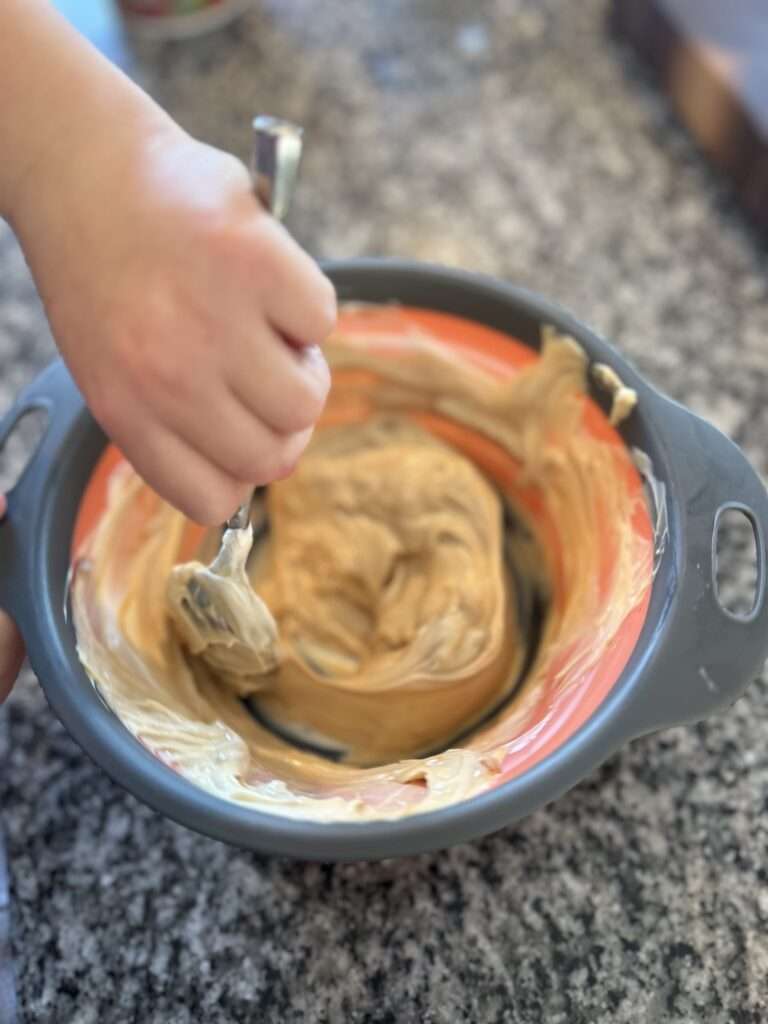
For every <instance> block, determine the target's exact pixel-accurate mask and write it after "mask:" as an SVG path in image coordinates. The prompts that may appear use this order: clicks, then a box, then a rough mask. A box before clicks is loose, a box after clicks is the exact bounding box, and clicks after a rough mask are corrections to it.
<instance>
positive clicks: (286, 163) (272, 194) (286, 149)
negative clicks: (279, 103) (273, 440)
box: [225, 114, 303, 530]
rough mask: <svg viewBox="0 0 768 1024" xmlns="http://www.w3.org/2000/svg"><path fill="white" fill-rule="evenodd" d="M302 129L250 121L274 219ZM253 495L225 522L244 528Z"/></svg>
mask: <svg viewBox="0 0 768 1024" xmlns="http://www.w3.org/2000/svg"><path fill="white" fill-rule="evenodd" d="M302 132H303V129H302V128H301V127H300V126H299V125H297V124H292V123H291V122H290V121H283V120H281V119H280V118H277V117H268V116H266V115H264V114H262V115H260V116H259V117H255V118H254V120H253V151H252V154H251V180H252V182H253V191H254V193H255V194H256V197H257V198H258V199H259V201H260V202H261V203H262V205H263V206H264V208H265V209H266V210H267V211H268V212H269V213H271V214H272V216H273V217H274V218H275V219H276V220H283V219H284V217H285V215H286V213H287V212H288V207H289V206H290V204H291V198H292V197H293V190H294V188H295V186H296V178H297V177H298V173H299V163H300V162H301V149H302ZM251 501H252V497H251V498H249V499H248V500H247V501H245V502H243V504H242V505H241V506H240V508H239V509H238V510H237V512H235V514H234V515H233V516H232V518H231V519H229V520H228V521H227V523H226V524H225V527H226V529H228V530H244V529H245V527H246V526H247V525H248V523H249V522H250V518H251Z"/></svg>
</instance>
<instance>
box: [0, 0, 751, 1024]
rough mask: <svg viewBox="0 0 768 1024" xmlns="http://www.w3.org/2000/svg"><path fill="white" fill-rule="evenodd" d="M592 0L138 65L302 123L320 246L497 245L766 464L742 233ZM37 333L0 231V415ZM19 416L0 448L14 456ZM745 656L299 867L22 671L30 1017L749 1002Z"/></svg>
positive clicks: (222, 106) (338, 10) (233, 116)
mask: <svg viewBox="0 0 768 1024" xmlns="http://www.w3.org/2000/svg"><path fill="white" fill-rule="evenodd" d="M605 7H606V4H605V2H604V0H580V2H579V3H570V2H567V0H536V2H534V0H530V2H525V0H487V2H486V3H485V4H483V5H476V4H469V3H460V2H454V0H451V2H446V0H421V2H420V3H419V4H413V3H408V2H406V0H390V2H389V3H386V4H385V3H380V4H347V3H344V2H343V0H326V2H325V3H323V4H317V3H316V2H314V0H291V2H290V3H286V2H285V0H262V2H260V3H258V4H257V10H256V11H255V12H254V13H253V14H252V15H249V16H248V17H247V18H246V20H244V21H243V22H242V23H241V24H240V25H238V26H235V27H233V28H231V29H230V30H227V31H225V32H223V33H222V34H220V35H218V36H216V37H211V38H209V39H207V40H200V41H198V42H196V43H194V44H189V45H184V46H181V45H179V46H167V47H164V48H161V49H149V48H146V49H142V51H141V54H140V59H139V63H138V65H137V73H138V74H139V76H140V77H141V79H142V80H143V81H144V83H145V84H146V85H147V87H148V88H149V89H150V90H151V91H152V92H153V93H154V94H155V95H156V96H157V97H158V98H159V99H160V101H161V102H162V103H164V104H165V105H166V106H167V107H168V109H169V110H170V111H171V112H172V113H173V114H174V115H175V116H176V117H178V119H179V120H180V121H181V122H182V124H184V125H185V126H186V127H187V128H189V129H190V130H191V131H193V132H194V133H196V134H197V135H199V136H201V137H203V138H205V139H206V140H208V141H210V142H212V143H215V144H218V145H220V146H224V147H228V148H231V149H233V150H235V151H238V152H239V153H241V154H242V155H245V154H246V152H247V148H248V143H249V139H248V121H249V118H250V116H251V115H252V113H253V112H254V111H255V110H256V109H264V110H267V111H271V112H275V113H278V114H282V115H284V116H287V117H292V118H295V119H297V120H299V121H301V122H302V123H304V124H305V125H306V126H307V128H308V131H307V153H306V163H305V165H304V170H303V180H302V187H301V188H300V190H299V195H298V198H297V201H296V205H295V207H294V210H293V216H292V220H293V225H294V229H295V231H296V233H297V234H298V235H299V237H300V238H301V240H302V241H303V242H304V244H306V245H307V246H308V247H309V249H310V250H311V251H312V252H314V253H316V254H317V255H318V256H354V255H361V254H385V255H392V256H410V257H415V258H419V259H428V260H437V261H442V262H446V263H450V264H456V265H460V266H465V267H469V268H476V269H479V270H482V271H487V272H490V273H492V274H497V275H499V276H501V277H503V278H507V279H510V280H513V281H516V282H519V283H522V284H525V285H528V286H530V287H532V288H535V289H537V290H539V291H541V292H544V293H546V294H548V295H550V296H552V297H555V298H557V299H558V300H560V301H561V302H562V303H563V304H564V305H566V306H568V307H570V308H571V309H572V310H573V311H574V312H575V313H576V314H577V315H579V316H580V317H581V318H583V319H584V320H586V321H588V322H589V323H591V324H593V325H594V326H596V327H597V328H598V329H599V330H600V331H601V332H603V333H604V334H605V335H607V336H608V337H610V338H612V339H613V340H614V341H615V343H616V344H617V345H618V346H619V348H621V349H622V350H623V351H624V352H625V353H626V354H628V355H629V356H630V357H631V358H632V359H633V360H634V361H635V362H636V363H637V365H638V366H639V368H640V369H641V370H642V371H643V372H644V373H645V374H647V375H648V377H649V378H650V379H651V380H652V381H654V382H656V383H657V384H660V385H661V386H662V387H663V388H664V389H666V390H667V391H668V392H670V393H671V394H672V395H674V396H675V397H676V398H678V399H681V400H683V401H685V402H686V403H688V404H689V405H691V406H692V407H693V408H695V409H697V410H699V411H701V412H703V413H705V414H706V415H707V416H709V417H710V418H711V419H712V420H714V421H715V422H716V423H717V424H719V425H720V426H721V427H722V428H723V429H724V430H726V431H727V432H728V433H729V434H731V435H732V436H733V437H734V438H736V440H738V441H739V442H740V443H741V444H742V445H743V446H744V447H745V449H746V451H747V452H748V454H749V455H750V457H751V458H752V459H753V460H754V463H755V464H756V465H757V466H758V467H759V468H760V470H761V471H763V472H766V470H768V453H767V452H766V447H765V444H766V438H768V403H766V402H765V401H764V399H765V396H766V394H768V292H767V287H766V281H767V280H768V278H767V277H766V251H765V249H764V248H763V247H762V246H761V245H760V243H759V241H758V240H757V239H756V238H755V237H754V236H753V235H752V234H751V232H750V230H749V229H748V227H747V226H746V225H745V224H744V223H743V221H742V220H741V219H740V218H739V215H738V214H737V213H736V212H735V210H734V209H733V203H732V200H731V198H730V197H729V195H728V194H727V192H726V191H725V190H724V189H722V188H721V187H720V185H719V184H718V183H717V182H716V181H715V180H714V178H713V176H712V175H711V173H710V172H709V170H708V169H707V168H706V166H705V165H704V164H703V163H702V162H701V160H700V159H699V158H698V156H697V155H696V153H695V152H694V150H693V148H692V147H691V145H690V144H689V143H688V141H687V140H686V138H685V137H684V136H683V134H682V133H681V132H680V131H679V129H678V128H677V126H676V125H675V123H674V122H673V120H672V119H671V118H670V117H669V116H668V114H667V113H666V111H665V108H664V106H663V103H662V102H661V101H660V100H659V99H657V97H656V96H655V94H654V93H653V91H652V90H651V88H650V87H649V86H648V85H647V84H646V83H645V82H644V80H643V78H642V76H641V75H640V74H639V72H638V70H637V68H636V67H635V65H634V64H633V62H632V60H631V59H630V58H629V57H628V55H627V54H626V53H624V52H623V51H622V50H621V49H619V48H617V47H616V46H615V45H614V44H612V43H610V42H609V41H607V40H606V37H605V33H604V30H603V24H604V16H605ZM52 352H53V348H52V344H51V341H50V338H49V336H48V334H47V331H46V327H45V323H44V319H43V316H42V314H41V311H40V307H39V305H38V302H37V300H36V298H35V294H34V290H33V287H32V285H31V283H30V280H29V277H28V275H27V272H26V270H25V267H24V264H23V260H22V258H21V255H20V253H19V251H18V249H17V248H16V246H15V243H14V242H13V240H12V238H11V236H10V234H9V232H8V231H7V230H1V231H0V366H2V374H1V377H0V411H2V410H4V409H5V408H6V407H7V406H8V404H9V402H10V401H11V398H12V396H13V394H14V393H15V392H16V391H17V390H18V389H19V388H20V387H21V386H22V385H23V384H24V383H25V382H26V381H27V380H29V379H30V378H31V376H32V375H33V374H34V373H35V372H36V371H37V370H38V369H39V368H40V367H41V366H42V365H43V364H44V363H45V362H46V360H47V359H48V358H49V357H50V356H51V354H52ZM24 450H25V443H24V442H22V443H21V444H19V445H16V447H15V448H14V449H13V450H12V451H11V452H8V453H6V455H7V458H6V470H7V468H8V466H7V464H8V462H9V461H10V462H13V463H18V461H19V460H20V459H21V458H22V456H23V453H24ZM766 750H768V702H767V701H766V683H765V679H763V680H761V681H758V682H756V683H755V684H754V685H753V686H752V687H751V688H750V689H749V691H748V693H747V695H746V696H745V697H744V698H743V699H742V700H741V701H740V702H739V703H738V704H737V705H736V706H735V707H734V708H733V709H732V710H731V711H729V712H728V713H727V714H725V715H723V716H722V717H719V718H717V719H714V720H711V721H709V722H707V723H705V724H701V725H698V726H694V727H691V728H684V729H680V728H679V729H674V730H671V731H668V732H666V733H663V734H661V735H658V736H654V737H649V738H645V739H642V740H639V741H637V742H635V743H633V744H632V745H631V746H629V747H628V748H626V749H625V750H623V751H622V752H621V753H620V754H619V755H618V756H615V757H614V758H612V759H611V760H610V762H609V763H608V764H606V765H605V766H604V767H603V768H602V769H601V770H600V771H599V772H597V773H596V774H594V775H593V776H592V777H591V778H589V779H588V780H587V781H586V782H584V783H583V784H581V785H579V786H578V787H577V788H576V789H575V790H573V791H572V792H571V793H569V794H568V795H566V796H565V797H563V798H562V799H560V800H558V801H557V802H556V803H555V804H553V805H551V806H550V807H548V808H546V809H544V810H542V811H539V812H538V813H536V814H534V815H532V816H531V817H530V818H528V819H527V820H525V821H523V822H522V823H519V824H517V825H515V826H513V827H509V828H507V829H504V830H503V831H501V832H500V833H498V834H496V835H494V836H492V837H490V838H486V839H484V840H482V841H479V842H474V843H470V844H466V845H464V846H460V847H457V848H455V849H453V850H451V851H449V852H445V853H439V854H433V855H429V856H420V857H414V858H410V859H405V860H400V861H389V862H384V863H379V864H353V865H342V866H321V865H305V864H299V863H290V862H286V861H281V860H276V859H268V858H265V857H259V856H256V855H253V854H250V853H243V852H239V851H236V850H233V849H230V848H228V847H225V846H223V845H220V844H219V843H216V842H213V841H211V840H207V839H204V838H201V837H199V836H197V835H194V834H192V833H191V832H188V831H186V830H184V829H183V828H181V827H178V826H176V825H174V824H172V823H171V822H169V821H166V820H164V819H163V818H161V817H159V816H158V815H156V814H154V813H153V812H152V811H150V810H148V809H147V808H146V807H144V806H142V805H141V804H139V803H137V802H136V801H135V800H134V799H133V798H131V797H129V796H128V795H127V794H126V793H124V792H123V791H122V790H121V789H119V788H118V787H117V786H115V785H114V784H113V783H112V782H110V780H109V779H108V778H107V777H106V775H104V773H103V772H102V771H101V770H99V769H98V768H96V767H94V765H93V764H91V762H90V761H89V760H88V758H87V757H86V756H85V755H84V754H83V753H82V752H81V751H80V749H79V748H78V747H77V746H76V745H75V743H74V742H73V741H72V740H70V739H69V738H68V736H67V735H66V734H65V732H64V730H63V729H62V727H61V726H60V725H58V723H57V722H56V721H55V720H54V718H53V716H52V714H51V713H50V712H49V710H48V708H47V706H46V704H45V701H44V699H43V697H42V695H41V692H40V690H39V688H38V685H37V683H36V682H35V680H34V679H33V678H32V677H31V674H30V673H29V672H28V671H26V672H25V673H24V675H23V677H22V679H21V682H20V684H19V685H18V686H17V688H16V690H15V692H14V694H13V696H12V698H11V700H10V701H9V703H8V704H7V705H6V707H4V708H3V709H2V710H1V711H0V807H1V808H2V819H3V823H4V827H5V831H6V839H7V848H8V858H9V863H10V876H11V886H12V916H13V925H14V937H13V948H14V952H15V956H16V961H17V972H18V978H17V982H18V988H19V998H20V1002H21V1005H22V1008H23V1011H24V1016H23V1019H24V1020H28V1021H41V1022H56V1024H95V1022H99V1024H113V1022H115V1024H133V1022H135V1024H155V1022H156V1024H192V1022H194V1024H200V1022H205V1024H217V1022H248V1024H251V1022H256V1021H259V1022H272V1021H275V1022H278V1021H279V1022H281V1024H291V1022H297V1024H298V1022H302V1024H304V1022H306V1024H312V1022H325V1021H328V1022H337V1021H339V1022H341V1021H343V1022H345V1024H363V1022H368V1024H388V1022H392V1024H394V1022H397V1024H411V1022H413V1024H417V1022H418V1024H443V1022H445V1024H459V1022H462V1021H466V1022H473V1024H474V1022H479V1024H486V1022H487V1024H496V1022H499V1024H501V1022H504V1024H518V1022H520V1024H529V1022H530V1024H535V1022H540V1021H547V1022H548V1024H609V1022H610V1024H630V1022H631V1024H641V1022H648V1024H661V1022H667V1021H672V1022H686V1024H758V1022H760V1021H763V1020H766V1019H768V988H767V983H766V979H767V978H768V817H767V816H766V811H768V754H766Z"/></svg>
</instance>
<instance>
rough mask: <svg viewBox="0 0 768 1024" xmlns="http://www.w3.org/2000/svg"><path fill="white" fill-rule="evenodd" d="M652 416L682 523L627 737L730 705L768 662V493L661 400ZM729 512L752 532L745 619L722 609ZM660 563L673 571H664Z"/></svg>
mask: <svg viewBox="0 0 768 1024" xmlns="http://www.w3.org/2000/svg"><path fill="white" fill-rule="evenodd" d="M653 415H654V422H655V423H656V424H657V427H658V429H659V432H660V433H661V434H662V440H663V443H664V445H665V448H666V450H667V452H668V453H669V462H670V470H671V475H670V480H669V486H670V488H671V489H673V490H674V492H675V493H676V494H677V495H679V514H678V515H677V516H676V518H677V519H678V522H674V521H671V522H670V532H671V541H672V542H671V544H670V545H669V549H668V550H667V552H666V554H665V555H664V556H663V559H662V564H661V566H660V569H659V574H658V578H657V581H656V585H657V586H658V585H659V584H661V585H662V586H663V585H664V581H665V580H667V581H668V592H669V595H670V596H669V600H668V603H667V606H666V613H665V614H664V622H663V624H662V625H661V626H660V629H661V635H660V637H659V642H658V643H657V644H654V643H653V642H651V644H650V651H651V653H650V656H649V660H648V663H647V664H646V665H645V666H644V668H643V676H644V678H645V680H646V681H647V682H646V683H645V684H641V685H640V686H638V687H636V688H634V690H633V693H632V695H631V697H630V700H629V706H628V707H627V709H626V712H627V717H625V718H624V722H625V726H626V731H627V732H628V733H629V734H630V735H632V736H638V735H642V734H643V733H648V732H652V731H654V730H655V729H658V728H662V727H666V726H669V725H682V724H684V723H687V722H693V721H698V720H700V719H702V718H704V717H706V716H707V715H709V714H711V713H712V712H714V711H717V710H718V709H721V708H724V707H726V706H728V705H730V704H732V703H733V702H734V701H735V700H736V699H737V698H738V697H740V696H741V694H742V693H743V691H744V690H745V689H746V687H747V686H748V684H749V683H750V682H752V680H753V679H754V678H755V677H756V676H757V675H759V673H760V671H761V669H762V667H763V663H764V661H765V658H766V656H768V599H767V598H766V586H767V582H766V575H767V571H768V565H767V559H766V537H768V492H767V491H766V488H765V486H764V484H763V483H762V481H761V480H760V477H759V476H758V475H757V473H756V472H755V471H754V469H753V468H752V466H751V465H750V464H749V462H748V461H747V459H746V457H745V456H744V455H743V454H742V452H741V450H740V449H739V448H738V447H737V446H736V445H735V444H734V443H733V442H732V441H730V440H729V439H728V438H727V437H726V436H725V435H724V434H722V433H721V432H720V431H719V430H717V429H716V428H715V427H713V426H712V425H711V424H709V423H707V422H705V421H704V420H702V419H700V418H699V417H698V416H696V415H694V414H693V413H691V412H689V411H688V410H686V409H683V408H682V407H681V406H679V405H677V403H675V402H672V401H671V400H669V399H666V398H662V399H661V400H660V402H659V404H658V407H657V408H656V409H655V410H654V411H653ZM676 504H678V503H676ZM727 509H737V510H738V511H740V512H743V514H744V515H745V516H746V517H747V518H748V519H749V521H750V523H751V525H752V529H753V532H754V539H755V546H756V550H757V581H756V586H755V602H754V605H753V607H752V610H751V612H750V613H749V614H748V615H746V616H740V615H736V614H734V613H732V612H730V611H728V610H727V609H726V608H724V607H723V605H722V604H721V603H720V600H719V598H718V594H717V584H716V574H717V532H718V526H719V521H720V517H721V515H722V513H723V512H724V511H726V510H727ZM664 559H670V560H671V562H670V563H668V564H667V566H665V565H664Z"/></svg>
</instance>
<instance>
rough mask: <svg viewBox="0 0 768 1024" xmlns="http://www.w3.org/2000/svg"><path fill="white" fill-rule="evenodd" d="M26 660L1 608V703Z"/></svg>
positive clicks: (1, 503) (1, 509) (1, 507)
mask: <svg viewBox="0 0 768 1024" xmlns="http://www.w3.org/2000/svg"><path fill="white" fill-rule="evenodd" d="M5 509H6V501H5V495H4V494H0V519H2V518H3V516H4V515H5ZM23 660H24V641H23V640H22V639H21V633H20V632H19V631H18V629H17V628H16V625H15V623H14V621H13V619H11V618H10V617H9V616H8V615H6V613H5V612H4V611H2V610H0V704H1V703H2V702H3V701H4V700H5V698H6V697H7V696H8V694H9V693H10V692H11V687H12V686H13V684H14V682H15V681H16V676H17V675H18V674H19V669H20V668H21V663H22V661H23Z"/></svg>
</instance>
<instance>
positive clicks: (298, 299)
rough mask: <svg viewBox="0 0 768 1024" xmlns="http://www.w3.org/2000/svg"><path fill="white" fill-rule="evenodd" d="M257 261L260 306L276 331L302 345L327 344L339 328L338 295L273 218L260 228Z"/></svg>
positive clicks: (316, 266)
mask: <svg viewBox="0 0 768 1024" xmlns="http://www.w3.org/2000/svg"><path fill="white" fill-rule="evenodd" d="M265 249H266V251H265ZM253 258H254V276H255V284H256V292H257V294H258V299H259V306H260V308H263V309H264V310H265V311H266V315H267V319H268V320H269V322H270V324H271V325H272V326H273V328H274V329H275V330H276V331H277V332H278V334H282V335H284V336H285V337H286V338H289V339H290V340H291V341H293V342H295V343H297V344H299V345H320V344H322V342H323V341H325V339H326V338H327V337H328V335H329V334H330V332H331V331H332V330H333V328H334V326H335V324H336V292H335V290H334V287H333V285H332V284H331V282H330V280H329V279H328V278H327V277H326V276H325V274H324V273H323V272H322V271H321V270H320V268H319V267H318V265H317V264H316V263H315V261H314V260H313V259H311V257H310V256H308V255H307V253H306V252H304V250H303V249H302V248H301V246H299V245H298V244H297V243H296V242H295V241H294V240H293V239H292V238H291V236H290V235H289V234H288V232H287V231H286V230H285V228H283V226H282V225H281V224H278V223H277V221H274V220H271V219H269V220H268V221H267V222H266V223H261V224H260V226H259V236H258V240H257V241H256V242H255V244H254V248H253Z"/></svg>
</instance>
